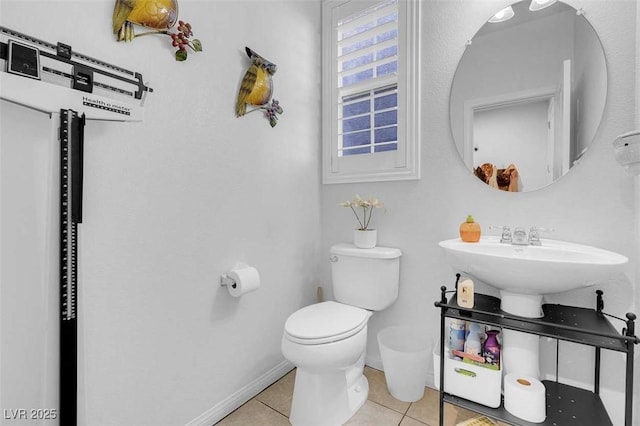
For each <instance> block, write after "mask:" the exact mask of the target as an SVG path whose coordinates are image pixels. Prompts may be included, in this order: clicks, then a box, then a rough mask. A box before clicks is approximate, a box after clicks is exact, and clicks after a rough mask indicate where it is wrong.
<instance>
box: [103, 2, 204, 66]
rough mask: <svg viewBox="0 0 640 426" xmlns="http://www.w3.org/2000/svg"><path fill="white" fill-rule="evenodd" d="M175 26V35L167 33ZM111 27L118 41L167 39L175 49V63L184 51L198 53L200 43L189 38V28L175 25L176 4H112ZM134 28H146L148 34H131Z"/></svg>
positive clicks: (200, 46) (179, 24)
mask: <svg viewBox="0 0 640 426" xmlns="http://www.w3.org/2000/svg"><path fill="white" fill-rule="evenodd" d="M176 22H178V26H177V28H176V31H175V32H171V31H170V29H171V28H172V27H173V26H174V25H175V24H176ZM112 25H113V33H114V34H115V35H116V36H117V38H118V41H125V42H126V41H132V40H133V39H134V38H135V37H140V36H143V35H147V34H164V35H168V36H170V37H171V44H172V46H173V47H175V48H176V52H175V56H176V60H177V61H184V60H186V59H187V48H189V49H190V50H192V51H194V52H201V51H202V43H200V40H198V39H192V38H191V36H193V31H192V30H191V24H189V23H188V22H183V21H178V1H177V0H116V3H115V6H114V8H113V17H112ZM134 25H140V26H143V27H147V28H150V29H151V31H147V32H143V33H139V34H135V32H134Z"/></svg>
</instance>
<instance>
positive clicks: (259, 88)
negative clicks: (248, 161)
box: [236, 47, 283, 127]
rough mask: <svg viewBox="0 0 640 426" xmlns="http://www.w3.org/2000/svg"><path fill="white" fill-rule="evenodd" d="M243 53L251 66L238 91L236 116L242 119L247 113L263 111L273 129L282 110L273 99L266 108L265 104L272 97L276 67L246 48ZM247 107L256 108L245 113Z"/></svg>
mask: <svg viewBox="0 0 640 426" xmlns="http://www.w3.org/2000/svg"><path fill="white" fill-rule="evenodd" d="M245 51H246V52H247V56H249V59H251V66H249V69H248V70H247V72H246V73H245V75H244V78H243V79H242V83H240V91H239V92H238V100H237V102H236V116H237V117H242V116H243V115H245V114H247V112H252V111H256V110H259V109H262V110H264V111H265V114H266V116H267V118H268V119H269V123H270V124H271V127H274V126H275V125H276V123H277V119H278V117H277V115H278V114H282V112H283V110H282V108H281V107H280V104H279V103H278V101H277V100H275V99H274V100H273V101H272V103H271V105H268V106H267V104H268V103H269V100H270V99H271V96H272V95H273V75H274V74H275V73H276V70H277V69H278V67H277V66H276V64H274V63H273V62H271V61H268V60H267V59H265V58H263V57H262V56H260V55H258V54H257V53H256V52H254V51H253V50H251V49H249V48H248V47H245ZM247 105H252V106H255V107H257V108H254V109H252V110H250V111H247Z"/></svg>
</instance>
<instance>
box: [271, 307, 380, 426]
mask: <svg viewBox="0 0 640 426" xmlns="http://www.w3.org/2000/svg"><path fill="white" fill-rule="evenodd" d="M370 316H371V312H370V311H368V310H366V309H362V308H358V307H355V306H350V305H344V304H341V303H337V302H322V303H317V304H315V305H310V306H306V307H304V308H302V309H300V310H298V311H296V312H294V313H293V314H292V315H291V316H290V317H289V319H287V322H286V324H285V330H284V333H283V336H282V353H283V355H284V357H285V358H286V359H288V360H289V361H290V362H291V363H293V364H294V365H295V366H296V367H297V371H296V382H295V385H294V392H293V401H292V405H291V416H290V417H289V420H290V421H291V424H293V425H294V426H334V425H335V426H339V425H342V424H343V423H345V422H346V421H347V420H349V418H351V416H353V414H355V412H356V411H358V409H359V408H360V407H361V406H362V404H364V402H365V401H366V400H367V396H368V394H369V383H368V382H367V378H366V377H365V376H364V375H363V369H364V354H365V348H366V344H367V322H368V321H369V317H370Z"/></svg>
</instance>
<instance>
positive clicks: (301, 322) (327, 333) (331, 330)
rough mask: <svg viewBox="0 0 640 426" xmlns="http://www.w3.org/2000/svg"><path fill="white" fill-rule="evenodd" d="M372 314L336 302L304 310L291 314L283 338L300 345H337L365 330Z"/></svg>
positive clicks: (316, 305) (318, 304)
mask: <svg viewBox="0 0 640 426" xmlns="http://www.w3.org/2000/svg"><path fill="white" fill-rule="evenodd" d="M370 316H371V312H370V311H367V310H366V309H362V308H358V307H355V306H350V305H343V304H342V303H337V302H332V301H329V302H322V303H316V304H314V305H309V306H306V307H304V308H302V309H299V310H298V311H296V312H294V313H293V314H291V316H290V317H289V318H288V319H287V322H286V323H285V325H284V332H285V333H284V334H285V336H286V338H287V339H288V340H290V341H292V342H294V343H299V344H302V345H319V344H323V343H330V342H337V341H339V340H344V339H346V338H349V337H351V336H353V335H354V334H356V333H358V332H360V331H361V330H362V329H363V328H365V327H366V325H367V321H369V317H370Z"/></svg>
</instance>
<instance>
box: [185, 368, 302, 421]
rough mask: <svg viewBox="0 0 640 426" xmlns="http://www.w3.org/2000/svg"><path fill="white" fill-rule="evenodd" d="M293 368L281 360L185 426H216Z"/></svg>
mask: <svg viewBox="0 0 640 426" xmlns="http://www.w3.org/2000/svg"><path fill="white" fill-rule="evenodd" d="M293 367H294V365H293V364H291V363H290V362H289V361H287V360H283V361H282V362H280V363H279V364H278V365H276V366H275V367H273V368H272V369H271V370H269V371H267V372H266V373H264V374H263V375H262V376H260V377H258V378H257V379H255V380H254V381H252V382H251V383H249V384H247V385H246V386H243V387H242V388H240V389H239V390H238V391H236V392H234V393H232V394H231V395H229V396H228V397H226V398H225V399H223V400H222V401H220V402H218V403H217V404H216V405H214V406H213V407H211V408H210V409H208V410H207V411H205V412H204V413H202V414H201V415H199V416H198V417H196V418H195V419H193V420H191V421H190V422H189V423H187V424H186V426H211V425H214V424H216V423H217V422H219V421H220V420H222V419H223V418H225V417H226V416H227V415H229V414H230V413H232V412H233V411H234V410H236V409H237V408H238V407H240V406H241V405H242V404H244V403H245V402H247V401H249V400H250V399H251V398H253V397H254V396H256V395H258V394H259V393H260V392H262V391H263V390H265V389H266V388H267V387H269V386H270V385H271V384H273V383H275V382H276V381H278V379H280V378H281V377H282V376H284V375H285V374H287V373H288V372H289V371H291V370H292V369H293Z"/></svg>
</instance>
